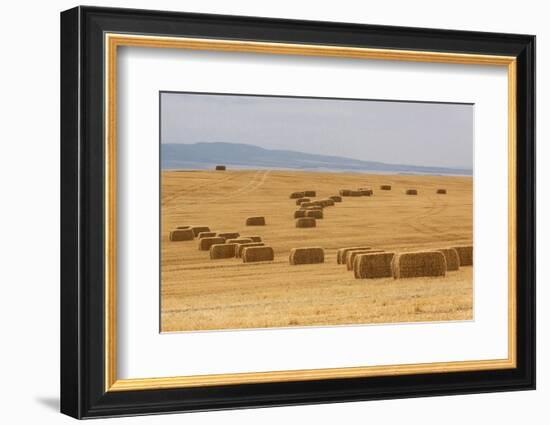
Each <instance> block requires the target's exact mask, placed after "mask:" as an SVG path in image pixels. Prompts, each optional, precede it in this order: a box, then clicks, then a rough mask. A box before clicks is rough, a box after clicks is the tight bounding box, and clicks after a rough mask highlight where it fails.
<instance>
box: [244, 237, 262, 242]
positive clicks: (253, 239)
mask: <svg viewBox="0 0 550 425" xmlns="http://www.w3.org/2000/svg"><path fill="white" fill-rule="evenodd" d="M243 238H246V239H250V240H251V241H252V242H261V241H262V237H261V236H243Z"/></svg>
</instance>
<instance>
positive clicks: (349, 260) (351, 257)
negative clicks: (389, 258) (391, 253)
mask: <svg viewBox="0 0 550 425" xmlns="http://www.w3.org/2000/svg"><path fill="white" fill-rule="evenodd" d="M377 252H384V251H383V250H381V249H359V250H357V251H355V250H354V251H348V252H347V253H346V254H347V255H346V269H347V270H350V271H351V270H353V262H354V261H355V258H356V257H357V256H358V255H360V254H374V253H377Z"/></svg>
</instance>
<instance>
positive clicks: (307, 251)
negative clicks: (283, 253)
mask: <svg viewBox="0 0 550 425" xmlns="http://www.w3.org/2000/svg"><path fill="white" fill-rule="evenodd" d="M288 261H289V263H290V264H291V265H293V266H294V265H298V264H318V263H324V262H325V250H324V249H323V248H320V247H310V248H292V249H291V250H290V256H289V257H288Z"/></svg>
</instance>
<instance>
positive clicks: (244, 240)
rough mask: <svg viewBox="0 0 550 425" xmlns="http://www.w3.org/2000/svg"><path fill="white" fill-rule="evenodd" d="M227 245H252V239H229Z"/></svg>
mask: <svg viewBox="0 0 550 425" xmlns="http://www.w3.org/2000/svg"><path fill="white" fill-rule="evenodd" d="M226 242H227V243H236V244H239V245H240V244H243V243H251V242H252V239H248V238H239V239H228V240H227V241H226Z"/></svg>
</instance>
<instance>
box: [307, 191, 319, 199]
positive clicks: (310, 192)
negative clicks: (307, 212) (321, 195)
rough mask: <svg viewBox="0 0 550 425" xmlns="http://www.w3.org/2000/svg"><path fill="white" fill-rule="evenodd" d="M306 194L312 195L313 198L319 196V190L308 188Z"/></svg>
mask: <svg viewBox="0 0 550 425" xmlns="http://www.w3.org/2000/svg"><path fill="white" fill-rule="evenodd" d="M304 196H311V197H312V198H315V197H316V196H317V192H315V191H314V190H306V191H304Z"/></svg>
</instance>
